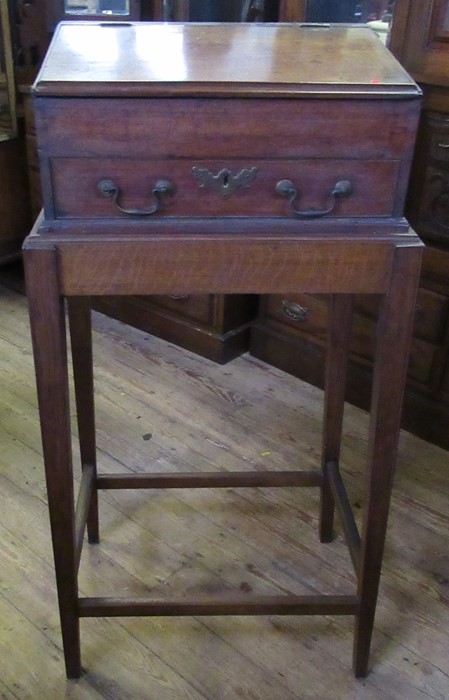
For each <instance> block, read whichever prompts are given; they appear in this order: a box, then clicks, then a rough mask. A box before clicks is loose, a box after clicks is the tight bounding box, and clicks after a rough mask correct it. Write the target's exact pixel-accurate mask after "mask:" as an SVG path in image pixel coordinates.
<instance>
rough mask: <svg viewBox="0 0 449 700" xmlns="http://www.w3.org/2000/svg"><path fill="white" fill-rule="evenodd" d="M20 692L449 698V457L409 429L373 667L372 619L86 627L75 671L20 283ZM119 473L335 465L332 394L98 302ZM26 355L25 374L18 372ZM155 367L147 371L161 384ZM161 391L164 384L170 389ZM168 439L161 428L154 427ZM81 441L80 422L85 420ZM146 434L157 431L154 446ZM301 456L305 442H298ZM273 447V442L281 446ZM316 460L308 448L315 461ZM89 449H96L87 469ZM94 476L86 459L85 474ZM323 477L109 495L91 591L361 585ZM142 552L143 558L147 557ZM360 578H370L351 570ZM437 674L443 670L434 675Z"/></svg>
mask: <svg viewBox="0 0 449 700" xmlns="http://www.w3.org/2000/svg"><path fill="white" fill-rule="evenodd" d="M0 300H1V307H2V332H1V334H0V358H1V361H2V367H4V368H5V369H4V371H2V373H1V391H0V407H1V415H2V419H1V421H0V434H1V444H2V468H1V470H0V499H1V504H2V507H1V509H0V529H1V537H2V546H1V547H0V569H1V572H2V580H3V581H4V582H6V585H3V586H2V595H1V596H0V612H1V619H2V626H1V629H0V640H1V644H2V657H1V669H2V670H1V678H0V696H1V695H3V696H4V698H5V700H6V699H8V700H10V699H11V700H14V699H15V698H17V697H22V698H25V697H33V698H40V697H51V698H62V697H64V696H65V695H67V694H72V695H73V694H75V696H76V695H78V697H80V698H81V697H82V699H83V700H122V699H123V698H139V699H140V698H141V699H142V700H154V698H157V699H158V700H173V698H179V699H180V700H181V698H182V699H183V700H184V699H186V698H188V699H189V700H204V698H217V696H218V697H220V696H225V697H226V695H227V696H228V697H230V698H234V697H235V698H238V697H242V696H243V697H244V696H245V695H246V696H247V697H251V696H253V697H257V698H261V699H262V698H263V699H264V698H270V700H298V696H299V697H301V695H304V694H306V693H308V694H309V695H311V696H312V697H315V698H317V699H318V698H319V699H320V700H321V699H326V700H328V699H329V698H335V697H336V696H337V697H340V698H351V697H354V698H357V700H380V699H381V698H389V699H390V698H391V700H403V699H404V698H414V699H415V698H420V697H422V695H423V693H424V692H425V693H426V694H427V696H428V697H433V698H438V697H444V696H445V695H446V694H447V689H448V687H449V677H448V673H447V669H446V666H447V663H446V659H447V630H448V627H449V608H448V606H447V566H446V562H447V542H448V536H449V522H448V517H447V498H448V493H449V472H448V469H447V452H446V451H444V450H442V449H440V448H438V447H437V446H435V445H432V444H429V443H426V442H424V441H423V440H421V439H419V438H417V437H415V436H414V435H411V434H410V433H406V432H405V431H403V432H402V433H401V438H400V443H399V452H398V460H397V469H396V476H395V482H394V488H393V493H392V502H391V508H390V515H389V523H388V536H387V538H388V539H387V547H386V549H385V555H384V565H383V571H382V579H381V591H380V593H379V599H378V605H377V611H376V618H375V630H374V637H373V645H372V651H371V663H370V666H371V672H370V674H369V675H368V677H367V678H366V679H364V681H363V682H360V680H358V679H356V678H354V677H353V675H352V673H351V672H350V671H349V669H348V665H349V656H350V647H351V639H352V619H351V617H348V616H341V615H339V616H335V617H327V618H326V617H318V616H317V617H313V618H312V617H308V618H304V617H302V618H300V617H294V616H291V617H288V616H287V617H285V616H283V617H278V616H276V615H275V616H262V617H256V616H245V617H201V618H199V617H184V618H182V619H177V618H173V617H172V618H168V617H166V618H162V617H161V618H152V619H150V620H148V619H146V618H139V617H129V618H120V617H114V618H109V619H108V618H103V619H98V620H96V619H93V618H91V619H83V620H81V634H82V647H83V656H84V665H85V666H87V669H88V673H84V674H83V675H82V677H81V678H80V679H78V680H77V681H76V682H75V683H69V684H67V681H66V678H65V674H64V671H63V666H64V657H63V651H62V644H61V635H60V628H59V623H58V613H57V604H56V590H55V577H54V567H53V558H52V552H51V545H50V537H49V525H48V512H47V504H46V499H45V496H44V494H45V477H44V469H43V466H42V462H41V460H42V457H41V451H40V449H41V448H40V434H39V420H38V412H37V405H36V395H35V387H34V368H33V356H32V350H31V342H30V335H29V323H28V308H27V301H26V298H25V297H24V296H23V295H22V294H17V293H16V292H13V291H10V290H9V289H5V287H3V286H0ZM93 343H94V348H95V357H96V366H95V370H96V371H95V377H96V408H97V414H98V421H99V430H98V448H99V463H100V471H101V472H103V471H105V472H108V473H110V472H115V473H118V472H120V471H122V470H123V464H124V463H126V464H128V465H129V467H128V474H130V475H132V473H144V472H145V471H147V467H148V463H149V460H153V459H154V460H157V465H158V466H157V465H155V469H157V468H159V470H163V469H165V468H166V467H165V464H167V469H168V465H169V464H170V467H171V469H172V471H173V473H176V474H177V473H180V472H183V471H186V470H188V471H193V470H195V471H197V472H198V473H200V472H201V471H202V470H203V469H204V470H205V471H207V470H210V469H211V468H214V469H217V471H218V470H220V472H219V473H223V474H226V473H229V471H228V472H226V471H225V470H231V469H243V468H245V466H248V467H249V466H250V465H252V467H253V468H254V469H268V470H272V469H275V468H276V467H279V469H286V468H291V469H295V468H296V465H297V462H298V461H299V459H300V461H301V466H302V467H304V468H306V469H316V468H318V467H319V460H320V443H321V418H322V399H323V395H322V391H321V390H319V389H317V388H316V387H313V386H311V385H310V384H306V383H305V382H301V381H300V380H298V379H297V378H296V377H293V376H292V375H289V374H286V373H285V372H282V371H280V370H278V369H276V368H275V367H273V366H271V365H267V364H265V363H263V362H261V361H260V360H257V359H256V358H254V357H252V356H251V355H248V354H245V355H244V356H241V357H239V358H237V359H236V360H234V361H233V362H232V363H231V364H230V365H228V366H227V367H219V366H217V365H216V364H215V363H213V362H210V361H208V360H206V359H204V358H202V357H200V356H198V355H196V354H194V353H189V352H184V351H180V350H179V348H177V347H176V346H174V345H172V344H170V343H166V342H165V341H163V340H160V339H158V338H152V339H151V340H149V339H148V336H147V334H146V333H143V332H141V331H138V330H135V329H133V328H130V327H129V326H125V325H123V324H121V323H118V322H116V321H115V320H113V319H110V318H108V317H105V316H103V315H100V314H96V313H94V314H93ZM6 368H7V370H6ZM142 378H144V379H143V380H142ZM150 392H154V393H150ZM367 423H368V420H367V414H366V413H365V412H364V411H361V410H360V409H357V408H355V407H354V406H351V405H348V404H347V405H346V408H345V423H344V425H345V431H344V433H345V439H344V451H343V456H342V460H341V464H340V469H341V473H342V477H343V479H344V482H345V484H346V488H347V490H348V494H349V499H350V502H351V504H352V506H353V508H354V511H355V516H356V521H357V523H359V516H360V512H361V509H360V508H359V506H360V505H362V494H363V487H364V470H363V469H361V468H360V466H361V464H362V463H363V461H364V456H365V454H366V448H367ZM148 433H151V439H148V438H149V435H148ZM72 434H73V437H74V438H75V439H76V434H77V431H76V425H73V426H72ZM144 436H145V439H144ZM299 448H300V454H299V455H298V449H299ZM267 453H269V454H267ZM298 458H299V459H298ZM77 461H78V460H76V462H77ZM79 479H80V469H79V465H77V464H76V463H75V480H76V484H78V483H79ZM317 496H318V492H317V491H316V490H315V489H288V488H287V489H281V488H277V489H270V488H267V489H249V490H248V489H232V490H226V489H214V490H213V491H207V490H204V489H189V490H187V489H184V490H183V489H179V490H176V489H170V490H167V491H166V490H164V489H159V490H155V491H153V492H148V491H140V490H138V489H135V490H128V491H117V490H109V491H102V494H101V513H100V517H101V530H102V533H101V534H102V544H101V545H100V546H95V547H89V548H88V547H87V546H86V545H85V547H84V551H83V556H82V559H81V566H80V573H79V581H80V589H81V590H82V592H83V595H85V596H87V597H96V596H99V595H101V594H102V593H107V594H108V595H118V594H123V595H125V596H127V597H131V596H133V595H136V596H139V597H141V596H147V597H154V598H156V597H158V596H159V595H160V596H161V598H163V599H164V598H165V599H167V598H175V599H178V600H181V599H182V596H183V594H185V593H186V589H188V595H189V597H197V598H198V597H199V596H201V595H202V594H206V595H208V596H212V595H217V594H218V593H220V595H223V596H224V595H226V596H231V595H236V594H237V593H239V592H240V593H241V595H242V596H244V597H245V600H247V601H250V600H251V599H252V596H253V595H258V596H268V595H277V596H281V595H283V594H285V593H286V592H287V591H288V592H291V593H292V594H295V595H299V594H301V593H305V594H307V595H315V594H317V593H321V592H327V593H329V594H332V595H341V594H342V593H344V592H345V591H346V590H347V589H348V584H350V583H351V581H352V580H353V577H352V575H351V573H350V571H349V568H350V562H349V558H348V554H347V551H346V546H345V543H344V538H343V531H342V526H341V524H340V519H339V518H336V522H335V535H336V536H335V539H334V542H333V544H332V545H323V544H320V543H319V542H318V541H317V540H318V537H317V529H318V508H317V505H318V498H317ZM134 552H138V556H134V555H133V553H134ZM348 576H349V577H350V580H349V581H348ZM429 671H431V673H430V672H429Z"/></svg>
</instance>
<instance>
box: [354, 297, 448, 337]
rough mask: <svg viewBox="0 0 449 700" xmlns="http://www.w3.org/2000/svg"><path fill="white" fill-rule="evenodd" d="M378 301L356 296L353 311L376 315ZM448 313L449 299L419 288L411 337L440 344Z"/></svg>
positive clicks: (373, 298) (375, 298)
mask: <svg viewBox="0 0 449 700" xmlns="http://www.w3.org/2000/svg"><path fill="white" fill-rule="evenodd" d="M378 307H379V300H378V298H377V297H373V296H371V295H369V296H368V295H367V296H357V297H356V302H355V309H356V311H357V312H359V313H362V314H365V315H366V316H371V317H372V318H374V317H375V316H376V315H377V312H378ZM448 312H449V299H448V297H447V296H444V295H443V294H438V293H437V292H433V291H431V290H429V289H424V288H423V287H420V289H418V296H417V299H416V307H415V324H414V327H413V335H414V336H415V337H416V338H422V339H423V340H428V341H429V342H430V343H436V344H438V343H441V342H442V341H443V337H444V334H445V331H446V322H447V317H448Z"/></svg>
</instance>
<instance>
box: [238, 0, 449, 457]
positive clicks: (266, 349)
mask: <svg viewBox="0 0 449 700" xmlns="http://www.w3.org/2000/svg"><path fill="white" fill-rule="evenodd" d="M390 42H391V43H390V46H391V49H392V51H394V53H395V54H396V56H397V57H398V59H399V60H400V61H401V63H402V64H403V65H404V66H405V67H406V68H407V69H408V70H409V72H411V73H412V75H413V77H415V79H416V80H418V81H419V83H420V85H421V87H422V88H423V93H424V98H423V111H422V117H421V124H420V129H419V133H418V138H417V146H416V152H415V158H414V162H413V166H412V173H411V181H410V186H409V193H408V201H407V211H406V214H407V217H408V219H409V221H410V222H411V225H412V226H413V228H415V229H416V231H417V232H418V233H419V235H420V236H421V237H422V239H423V240H424V242H425V243H426V244H427V248H426V250H425V252H424V260H423V267H422V274H421V283H420V290H419V294H418V299H417V306H416V317H415V327H414V338H413V344H412V351H411V357H410V365H409V372H408V381H407V390H406V395H405V403H404V415H403V426H404V427H405V428H407V429H408V430H411V431H412V432H414V433H415V434H417V435H420V436H421V437H423V438H425V439H426V440H429V441H431V442H435V443H437V444H439V445H442V446H443V447H446V448H449V430H448V425H449V0H433V1H432V0H431V1H430V2H426V3H422V2H420V0H397V2H396V5H395V13H394V21H393V27H392V31H391V40H390ZM375 314H376V308H375V305H373V303H372V301H371V302H369V300H368V299H366V298H363V297H359V298H357V299H356V303H355V318H354V338H353V344H352V352H351V360H350V367H349V386H348V394H347V398H348V400H349V401H351V402H352V403H354V404H356V405H358V406H362V407H364V408H367V407H368V402H369V395H370V383H371V370H372V362H371V358H372V348H373V342H374V338H373V324H372V320H373V318H374V317H375ZM326 326H327V301H326V299H324V298H322V297H321V298H316V297H307V296H306V295H303V296H302V297H299V298H288V299H284V298H277V297H268V298H267V299H264V300H262V301H261V304H260V308H259V314H258V318H257V320H256V322H255V324H254V329H253V332H252V336H251V337H252V340H251V352H252V353H253V354H254V355H256V356H257V357H259V358H261V359H263V360H265V361H267V362H270V363H271V364H274V365H276V366H278V367H280V368H282V369H284V370H286V371H288V372H290V373H292V374H295V375H296V376H298V377H301V378H302V379H304V380H305V381H308V382H311V383H313V384H317V385H322V382H323V368H324V339H325V334H326ZM392 352H394V348H392Z"/></svg>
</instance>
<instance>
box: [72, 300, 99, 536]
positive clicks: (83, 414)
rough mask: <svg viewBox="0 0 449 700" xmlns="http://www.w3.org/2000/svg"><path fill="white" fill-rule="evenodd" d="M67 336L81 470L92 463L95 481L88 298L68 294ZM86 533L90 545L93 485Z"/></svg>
mask: <svg viewBox="0 0 449 700" xmlns="http://www.w3.org/2000/svg"><path fill="white" fill-rule="evenodd" d="M67 306H68V312H69V327H70V339H71V346H72V362H73V379H74V385H75V399H76V414H77V420H78V434H79V443H80V452H81V464H82V465H83V469H84V468H85V467H86V466H87V465H91V466H92V467H93V471H94V483H95V479H96V475H97V451H96V441H95V408H94V378H93V362H92V360H93V358H92V324H91V309H90V298H89V297H68V299H67ZM87 534H88V538H89V542H90V543H91V544H93V543H96V542H98V541H99V526H98V494H97V488H96V487H94V489H93V492H92V495H91V499H90V505H89V515H88V518H87Z"/></svg>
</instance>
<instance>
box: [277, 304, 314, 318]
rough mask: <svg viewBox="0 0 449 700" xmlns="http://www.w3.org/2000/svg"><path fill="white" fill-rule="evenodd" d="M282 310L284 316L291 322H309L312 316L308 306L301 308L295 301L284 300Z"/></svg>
mask: <svg viewBox="0 0 449 700" xmlns="http://www.w3.org/2000/svg"><path fill="white" fill-rule="evenodd" d="M281 309H282V313H283V314H284V316H287V318H288V319H290V321H307V319H308V318H309V316H310V311H309V309H308V308H307V307H306V306H300V304H295V303H294V302H293V301H288V299H283V300H282V302H281Z"/></svg>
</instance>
